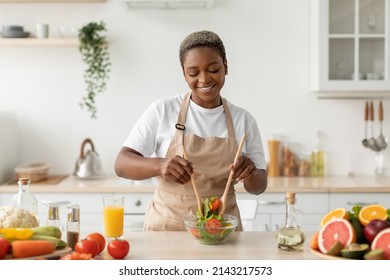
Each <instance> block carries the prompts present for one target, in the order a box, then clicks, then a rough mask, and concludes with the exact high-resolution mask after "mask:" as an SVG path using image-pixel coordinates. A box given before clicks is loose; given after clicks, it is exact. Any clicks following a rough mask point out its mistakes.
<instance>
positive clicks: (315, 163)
mask: <svg viewBox="0 0 390 280" xmlns="http://www.w3.org/2000/svg"><path fill="white" fill-rule="evenodd" d="M324 174H325V159H324V150H323V148H322V143H321V135H320V131H319V130H318V131H317V135H316V139H315V142H314V147H313V149H312V151H311V155H310V176H312V177H324Z"/></svg>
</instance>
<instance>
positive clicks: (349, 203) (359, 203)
mask: <svg viewBox="0 0 390 280" xmlns="http://www.w3.org/2000/svg"><path fill="white" fill-rule="evenodd" d="M372 204H379V203H378V202H363V201H357V202H352V201H348V202H347V205H352V206H353V205H362V206H367V205H372Z"/></svg>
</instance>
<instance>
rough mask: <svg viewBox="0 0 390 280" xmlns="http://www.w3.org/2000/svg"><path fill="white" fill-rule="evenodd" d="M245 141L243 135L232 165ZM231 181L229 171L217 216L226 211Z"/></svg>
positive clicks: (231, 176)
mask: <svg viewBox="0 0 390 280" xmlns="http://www.w3.org/2000/svg"><path fill="white" fill-rule="evenodd" d="M245 139H246V134H245V133H244V134H243V135H242V137H241V141H240V145H239V146H238V150H237V153H236V156H235V157H234V163H236V161H237V159H238V157H239V156H240V154H241V150H242V146H243V145H244V142H245ZM232 179H233V171H230V174H229V178H228V181H227V183H226V186H225V191H224V193H223V195H222V197H221V206H220V207H219V212H218V214H219V215H223V213H224V212H225V210H226V200H227V196H228V192H229V187H230V184H231V183H232Z"/></svg>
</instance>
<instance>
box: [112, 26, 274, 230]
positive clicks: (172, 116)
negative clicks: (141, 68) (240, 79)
mask: <svg viewBox="0 0 390 280" xmlns="http://www.w3.org/2000/svg"><path fill="white" fill-rule="evenodd" d="M179 58H180V63H181V66H182V70H183V74H184V78H185V80H186V82H187V84H188V86H189V88H190V92H188V93H186V94H181V95H177V96H173V97H168V98H164V99H161V100H158V101H155V102H153V103H152V104H151V105H150V107H149V108H148V109H147V110H146V112H145V113H144V114H143V115H142V116H141V118H140V119H139V120H138V121H137V123H136V124H135V126H134V127H133V128H132V130H131V132H130V134H129V136H128V138H127V140H126V141H125V143H124V145H123V147H122V148H121V150H120V152H119V154H118V157H117V160H116V163H115V171H116V173H117V175H118V176H120V177H124V178H128V179H133V180H142V179H147V178H151V177H156V176H158V177H159V179H160V180H159V184H158V187H157V188H156V191H155V193H154V196H153V201H152V202H151V204H150V206H149V209H148V211H147V213H146V215H145V225H144V230H185V226H184V223H183V218H184V216H185V215H186V214H188V213H189V212H192V213H194V212H196V209H197V202H196V198H195V193H194V190H193V187H192V184H191V174H194V176H195V181H196V182H197V185H198V187H199V195H200V196H201V197H203V198H206V197H210V196H218V197H220V196H221V195H222V194H223V192H224V189H225V186H226V183H227V180H228V176H229V173H230V171H231V170H232V171H233V172H234V175H233V179H234V181H235V182H237V181H242V182H243V184H244V187H245V189H246V191H247V192H248V193H251V194H255V195H257V194H260V193H262V192H264V191H265V189H266V186H267V176H266V172H265V169H266V163H265V159H264V151H263V147H262V141H261V137H260V133H259V129H258V127H257V124H256V121H255V119H254V118H253V117H252V116H251V115H250V114H249V113H248V112H247V111H245V110H243V109H241V108H239V107H237V106H234V105H233V104H231V103H230V102H228V101H227V100H226V99H224V98H222V97H221V93H220V91H221V89H222V87H223V85H224V83H225V75H227V73H228V65H227V60H226V53H225V48H224V45H223V43H222V41H221V39H220V38H219V37H218V35H217V34H215V33H213V32H210V31H199V32H194V33H192V34H190V35H188V36H187V37H186V38H185V39H184V40H183V42H182V43H181V45H180V52H179ZM243 133H246V135H247V137H246V141H245V143H244V146H243V149H242V155H240V157H239V158H238V160H237V161H236V162H234V163H233V161H234V157H235V154H236V152H237V148H238V142H239V141H240V139H241V136H242V135H243ZM183 149H184V150H185V153H186V159H185V158H184V157H183ZM151 155H153V157H151ZM225 213H226V214H231V215H234V216H237V217H238V218H239V220H240V213H239V209H238V207H237V203H236V196H235V191H234V186H233V184H232V185H231V186H230V189H229V195H228V201H227V205H226V210H225ZM237 229H239V230H242V225H241V220H240V223H239V226H238V228H237Z"/></svg>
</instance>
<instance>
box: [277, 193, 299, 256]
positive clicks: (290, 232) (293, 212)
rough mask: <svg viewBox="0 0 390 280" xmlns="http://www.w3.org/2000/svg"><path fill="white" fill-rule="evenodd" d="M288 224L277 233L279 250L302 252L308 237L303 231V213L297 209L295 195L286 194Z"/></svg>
mask: <svg viewBox="0 0 390 280" xmlns="http://www.w3.org/2000/svg"><path fill="white" fill-rule="evenodd" d="M285 199H286V222H285V225H284V227H282V228H280V229H279V230H278V231H277V232H276V236H275V237H276V242H277V243H278V248H279V249H281V250H284V251H301V250H302V249H303V244H304V243H305V239H306V235H305V233H304V232H303V230H302V229H301V224H302V220H303V212H302V211H300V210H297V209H295V202H296V199H295V193H293V192H287V193H286V198H285Z"/></svg>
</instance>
